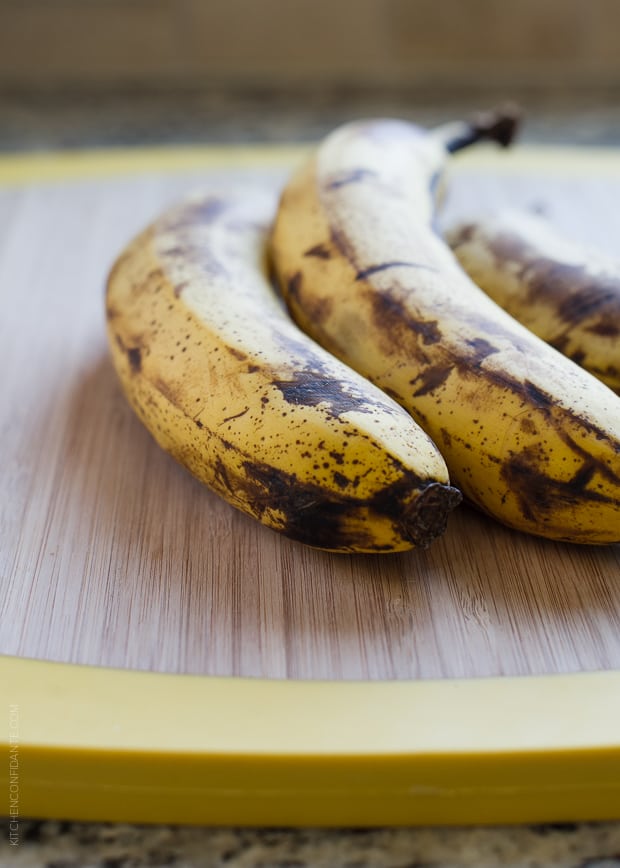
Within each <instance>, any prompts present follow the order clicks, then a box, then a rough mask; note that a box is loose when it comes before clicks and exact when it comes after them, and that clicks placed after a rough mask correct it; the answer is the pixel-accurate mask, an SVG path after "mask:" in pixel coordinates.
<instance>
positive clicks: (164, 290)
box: [106, 189, 461, 552]
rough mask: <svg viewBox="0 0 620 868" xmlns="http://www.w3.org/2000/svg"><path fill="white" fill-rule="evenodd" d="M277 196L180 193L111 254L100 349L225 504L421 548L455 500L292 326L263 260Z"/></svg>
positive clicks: (277, 519)
mask: <svg viewBox="0 0 620 868" xmlns="http://www.w3.org/2000/svg"><path fill="white" fill-rule="evenodd" d="M276 205H277V191H270V190H265V191H261V190H260V189H256V190H253V191H252V190H250V191H248V190H247V189H246V190H245V191H244V192H243V194H240V193H237V192H235V191H232V190H231V191H230V193H229V194H226V195H222V194H220V193H217V194H216V193H215V192H212V193H205V194H204V195H201V196H196V197H192V198H190V199H188V200H187V201H184V202H182V203H181V204H180V205H179V206H177V207H175V208H173V209H171V210H170V211H168V212H166V213H165V214H163V215H162V216H161V217H160V219H158V220H157V221H156V222H155V223H154V224H153V225H151V226H149V227H148V228H146V229H145V230H144V231H143V232H142V233H141V234H140V235H139V236H138V237H137V238H136V239H134V240H133V241H132V242H131V243H130V244H129V245H128V246H127V248H126V249H125V250H124V251H123V252H122V253H121V254H120V256H119V257H118V259H117V261H116V262H115V264H114V266H113V268H112V270H111V272H110V274H109V278H108V282H107V290H106V313H107V330H108V337H109V346H110V351H111V355H112V359H113V363H114V366H115V368H116V371H117V373H118V376H119V379H120V383H121V384H122V388H123V390H124V392H125V394H126V396H127V398H128V400H129V402H130V403H131V405H132V406H133V408H134V409H135V411H136V413H137V415H138V416H139V418H140V419H141V420H142V422H143V423H144V425H145V426H146V428H147V429H148V430H149V431H150V432H151V434H152V435H153V437H154V438H155V440H156V441H157V442H158V443H159V445H160V446H161V447H163V449H165V450H166V451H167V452H169V453H170V454H171V455H173V456H174V457H175V458H176V459H177V460H178V461H179V462H181V464H182V465H184V466H185V467H186V468H187V469H188V470H189V471H190V472H191V473H193V474H194V475H195V476H196V477H197V478H198V479H199V480H201V481H202V482H204V483H205V484H206V485H207V486H209V487H210V488H211V489H212V490H213V491H214V492H216V493H217V494H219V495H220V496H221V497H222V498H224V499H225V500H226V501H228V502H229V503H230V504H232V505H233V506H234V507H237V508H238V509H240V510H241V511H243V512H244V513H246V514H247V515H250V516H252V517H253V518H256V519H257V520H258V521H260V522H262V523H263V524H264V525H266V526H268V527H270V528H273V529H274V530H276V531H279V532H281V533H283V534H285V535H287V536H289V537H291V538H292V539H295V540H299V541H301V542H303V543H306V544H308V545H311V546H315V547H318V548H323V549H328V550H332V551H339V552H340V551H342V552H392V551H400V550H405V549H410V548H413V547H425V546H428V545H429V544H430V543H431V542H432V541H433V539H435V537H437V536H439V535H440V534H442V533H443V532H444V530H445V528H446V521H447V516H448V514H449V513H450V511H451V510H452V509H453V508H454V507H455V506H456V505H457V504H458V503H459V501H460V500H461V494H460V492H459V491H458V490H456V489H455V488H454V487H452V486H451V485H450V482H449V476H448V471H447V467H446V464H445V460H444V458H443V457H442V455H441V453H440V451H439V450H438V448H437V446H436V445H435V444H434V443H433V442H432V441H431V439H430V437H429V436H428V434H426V433H425V432H424V430H423V429H422V428H421V427H420V426H419V425H418V424H416V422H414V420H413V418H412V417H411V416H410V415H409V414H408V413H407V412H406V411H405V410H404V409H403V408H402V407H401V406H400V405H399V404H398V403H396V402H395V401H394V400H393V399H392V398H390V397H388V396H387V395H386V394H385V393H384V392H382V391H380V390H379V388H377V387H376V386H374V385H372V384H371V383H370V382H369V381H368V380H366V379H365V378H363V377H362V376H360V375H359V374H357V373H355V372H354V371H353V370H351V369H350V368H348V367H347V366H346V365H345V364H343V363H341V362H340V361H338V360H337V359H335V358H334V357H333V356H332V355H330V354H329V353H328V352H327V351H325V350H323V349H322V348H321V347H319V346H318V345H317V344H316V343H315V342H314V341H312V340H311V339H310V338H309V337H308V336H306V335H305V334H303V333H302V332H301V331H300V330H299V329H298V328H297V327H296V326H295V325H294V323H293V322H292V320H291V318H290V316H289V315H288V313H287V312H286V309H285V307H284V304H283V302H282V300H281V298H279V297H278V296H277V294H276V292H275V291H274V288H273V285H272V283H271V281H270V276H269V273H268V270H267V261H266V248H267V237H268V232H269V227H270V224H271V222H272V219H273V215H274V214H275V210H276Z"/></svg>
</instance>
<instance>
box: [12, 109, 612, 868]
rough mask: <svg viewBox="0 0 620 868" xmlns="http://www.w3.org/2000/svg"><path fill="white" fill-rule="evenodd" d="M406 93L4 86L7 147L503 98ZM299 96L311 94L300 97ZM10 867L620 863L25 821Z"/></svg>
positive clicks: (488, 832)
mask: <svg viewBox="0 0 620 868" xmlns="http://www.w3.org/2000/svg"><path fill="white" fill-rule="evenodd" d="M495 101H496V97H495V95H491V94H480V95H474V96H470V97H469V98H468V99H467V100H464V101H463V100H461V101H460V102H458V101H455V102H453V103H451V104H449V105H447V104H442V105H438V104H437V103H435V102H434V101H433V99H432V95H429V96H428V97H427V98H426V99H425V100H424V101H423V102H422V103H418V104H414V103H413V102H412V101H411V99H410V95H408V94H406V93H402V94H393V93H391V94H380V93H377V94H374V95H370V96H369V95H366V96H364V95H359V94H350V93H348V94H344V93H341V94H334V93H330V94H312V95H311V96H310V97H309V98H307V99H304V100H301V101H300V100H299V99H297V100H295V99H291V97H290V95H288V96H287V95H286V94H269V93H238V94H234V95H231V94H219V93H215V92H214V93H210V94H188V93H185V94H175V93H170V94H158V95H154V94H141V95H135V94H134V95H127V94H124V95H123V96H122V97H120V98H119V97H118V96H115V95H106V94H98V95H96V96H93V95H92V94H90V95H80V94H69V95H67V94H66V93H64V94H53V93H52V94H50V93H45V94H38V95H29V96H25V95H24V94H10V93H9V94H7V93H5V94H2V95H0V111H1V112H2V118H3V122H2V125H1V127H0V152H2V151H4V152H5V153H6V152H12V151H45V150H50V149H52V150H57V149H60V148H66V147H70V148H73V147H92V146H97V147H101V146H117V145H120V146H127V145H144V144H178V143H205V144H208V143H213V144H222V143H239V142H283V141H284V142H299V141H311V140H314V139H316V138H318V137H319V136H320V135H322V134H323V133H324V132H326V131H327V130H328V129H329V128H331V127H333V126H334V125H336V124H337V123H339V122H341V121H343V120H347V119H349V118H351V117H354V116H362V115H368V114H375V113H377V112H381V113H383V114H388V113H391V114H398V115H400V116H403V117H412V118H415V119H417V120H419V121H420V122H421V123H425V124H432V123H434V122H436V121H440V120H446V119H449V118H451V117H454V116H459V115H461V116H462V114H463V113H466V112H469V111H471V110H473V109H477V108H481V107H482V108H486V107H488V106H489V105H494V104H495ZM300 105H303V107H302V108H300ZM525 108H526V111H527V112H528V121H527V123H526V125H525V126H524V130H523V137H522V139H523V140H525V141H530V142H544V143H549V142H562V143H565V142H568V143H572V144H594V145H605V146H607V145H618V144H620V109H618V107H617V104H614V103H613V101H609V102H605V101H600V102H598V103H593V102H591V101H585V102H584V103H583V104H582V105H580V106H575V105H572V106H571V105H567V106H560V107H558V106H557V105H554V108H553V111H551V110H549V108H548V107H546V106H545V104H544V102H542V103H541V102H537V103H536V104H534V105H532V106H527V105H526V106H525ZM5 829H6V830H7V833H6V834H4V835H3V836H1V838H0V868H142V866H145V868H146V866H177V868H216V866H235V868H293V866H295V868H306V866H308V868H313V866H314V868H323V866H325V868H453V866H454V868H456V866H476V868H493V866H498V868H500V866H511V868H620V822H617V823H583V824H551V825H550V824H546V825H542V826H533V827H529V826H513V827H498V828H462V829H453V828H446V829H443V828H435V829H433V828H410V829H404V828H397V829H236V828H192V827H175V826H165V825H164V826H140V825H128V824H110V823H99V824H98V823H74V822H55V821H43V820H40V821H39V820H20V823H19V841H18V844H17V845H16V846H13V845H12V844H11V843H10V841H9V835H8V824H5Z"/></svg>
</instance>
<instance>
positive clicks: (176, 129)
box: [0, 0, 620, 151]
mask: <svg viewBox="0 0 620 868" xmlns="http://www.w3.org/2000/svg"><path fill="white" fill-rule="evenodd" d="M619 87H620V2H618V0H516V2H513V3H506V2H503V0H441V2H438V0H0V113H1V114H0V117H1V118H2V120H1V122H0V148H1V149H2V150H5V151H7V150H17V149H30V150H32V149H48V148H60V147H82V146H88V145H100V146H107V145H133V144H145V143H146V144H148V143H160V144H161V143H186V142H187V143H211V142H212V143H222V142H244V141H259V142H272V141H277V142H299V141H309V140H313V139H316V138H317V137H318V136H320V135H321V134H322V133H323V132H325V131H326V130H327V129H329V128H330V127H332V126H334V125H335V124H337V123H339V122H341V121H343V120H346V119H348V118H350V117H355V116H362V115H367V114H392V115H398V116H402V117H410V118H414V119H418V120H420V121H421V122H424V123H427V122H428V123H433V122H435V121H440V120H444V119H447V118H450V117H452V116H454V115H455V114H462V113H464V112H469V111H472V110H477V109H481V108H489V107H492V106H493V105H496V104H497V103H499V102H503V101H505V100H511V101H517V102H519V103H520V104H521V105H522V107H523V108H524V110H525V112H526V117H527V123H526V125H525V126H524V130H523V138H530V139H537V140H545V141H548V140H562V141H567V140H568V141H576V142H591V143H594V144H616V143H618V142H620V100H619V99H618V93H619Z"/></svg>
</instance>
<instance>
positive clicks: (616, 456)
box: [270, 118, 620, 544]
mask: <svg viewBox="0 0 620 868" xmlns="http://www.w3.org/2000/svg"><path fill="white" fill-rule="evenodd" d="M498 127H499V128H501V124H498V123H495V122H494V121H493V119H492V118H491V119H488V120H487V122H486V123H480V122H479V123H477V124H473V125H468V124H455V125H453V124H450V125H448V126H447V127H445V128H438V129H437V130H425V129H421V128H420V127H418V126H416V125H413V124H410V123H408V122H405V121H401V120H394V119H377V120H373V119H369V120H366V121H359V122H352V123H347V124H345V125H343V126H341V127H339V128H337V129H335V130H334V131H333V132H332V133H330V134H329V135H328V136H327V137H326V138H325V139H324V140H322V141H321V142H319V143H318V144H317V146H316V148H315V149H314V151H313V153H312V154H311V155H310V156H309V157H308V159H306V160H305V161H303V162H302V164H301V165H300V166H299V167H298V169H297V170H296V171H295V172H294V173H293V174H292V177H291V178H290V179H289V181H288V183H287V184H285V186H284V188H283V191H282V195H281V198H280V201H279V206H278V212H277V217H276V221H275V224H274V226H273V230H272V233H271V236H270V256H271V260H272V263H273V269H274V273H275V274H276V276H277V280H278V283H279V285H280V288H281V291H282V293H283V295H284V296H285V298H286V301H287V304H288V307H289V309H290V311H291V314H292V316H293V318H294V319H295V320H296V321H297V323H298V324H299V325H300V327H301V328H302V329H303V330H304V331H306V332H307V333H308V334H309V335H311V336H312V337H313V338H314V339H315V340H316V341H317V342H318V343H320V344H322V345H323V346H324V347H325V348H326V349H328V350H329V351H330V352H332V353H333V354H334V355H336V356H337V357H339V358H340V359H342V360H343V361H344V362H345V363H347V364H348V365H350V366H351V367H353V368H355V369H356V370H358V371H359V372H360V373H361V374H362V375H363V376H366V377H367V378H369V379H370V380H371V381H372V382H374V383H375V384H376V385H378V386H379V387H380V388H381V389H383V390H384V391H385V392H386V393H387V394H389V395H390V396H391V397H393V398H394V399H395V400H396V401H398V402H399V403H400V404H401V405H402V406H403V407H405V408H406V409H407V410H408V412H410V413H411V415H412V416H413V418H414V419H415V420H416V421H417V422H418V423H419V424H420V425H421V426H422V427H423V428H424V429H425V430H426V431H427V433H428V434H429V435H430V436H431V438H432V439H433V441H434V442H435V443H437V445H438V446H439V448H440V449H441V451H442V453H443V455H444V457H445V459H446V463H447V465H448V468H449V471H450V476H451V479H452V480H453V482H454V484H455V485H456V486H457V487H459V488H460V489H461V491H462V492H463V494H464V496H465V498H466V499H467V500H468V501H469V503H471V504H473V505H475V506H477V507H478V508H479V509H480V510H482V511H484V512H485V513H487V514H489V515H491V516H493V517H494V518H495V519H497V520H498V521H500V522H502V523H504V524H505V525H507V526H509V527H511V528H515V529H517V530H519V531H525V532H528V533H532V534H535V535H538V536H543V537H547V538H551V539H555V540H561V541H570V542H576V543H596V544H605V543H613V542H617V541H619V540H620V401H619V399H618V396H617V395H615V394H614V393H613V392H612V391H611V390H610V389H608V388H607V387H606V386H605V385H603V384H602V383H601V382H599V381H598V380H596V379H595V378H594V377H593V376H591V375H590V374H588V373H587V372H585V371H583V370H582V369H581V368H579V367H578V366H577V365H576V364H574V362H572V361H570V360H569V359H567V358H565V357H564V356H562V355H561V354H560V353H559V352H558V351H557V350H555V349H553V348H552V347H550V346H548V345H547V344H545V343H544V342H543V341H542V340H541V339H540V338H538V337H536V336H535V335H533V334H532V332H531V331H530V330H529V329H526V328H525V327H524V326H522V325H521V324H519V323H518V322H517V321H516V320H515V319H514V318H513V317H511V316H510V315H509V314H507V313H506V312H505V311H503V310H502V309H501V308H500V307H499V306H498V305H497V304H496V303H495V302H493V301H492V300H491V299H490V298H489V297H488V296H487V295H486V294H485V293H484V292H483V291H482V290H481V289H480V288H479V287H478V286H477V285H476V284H475V283H474V282H473V281H472V280H471V279H470V278H469V277H468V276H467V275H466V274H465V273H464V271H463V269H462V268H461V267H460V265H459V264H458V262H457V261H456V259H455V257H454V255H453V254H452V252H451V250H450V248H449V247H448V245H447V244H446V243H445V241H444V240H443V239H442V238H441V237H440V236H439V234H438V231H437V230H436V229H435V224H436V216H437V215H436V213H435V207H436V205H435V201H436V197H435V196H434V191H435V190H436V188H437V183H438V179H440V178H441V177H442V173H443V170H444V169H445V167H446V164H447V163H448V155H449V154H450V153H451V152H454V151H456V150H458V149H459V148H460V147H462V146H464V145H467V144H470V143H472V142H474V141H476V140H478V139H480V138H482V137H484V136H485V135H486V136H487V137H489V138H491V137H493V136H494V135H495V133H496V131H497V129H498Z"/></svg>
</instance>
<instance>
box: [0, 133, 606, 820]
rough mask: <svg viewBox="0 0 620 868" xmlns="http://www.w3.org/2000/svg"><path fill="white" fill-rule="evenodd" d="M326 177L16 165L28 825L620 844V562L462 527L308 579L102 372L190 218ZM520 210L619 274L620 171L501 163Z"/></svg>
mask: <svg viewBox="0 0 620 868" xmlns="http://www.w3.org/2000/svg"><path fill="white" fill-rule="evenodd" d="M304 150H305V148H269V147H255V148H165V149H148V150H132V151H124V150H123V151H121V150H118V151H102V152H97V153H95V152H79V153H71V154H66V153H65V154H55V155H44V156H37V155H25V156H23V155H15V156H10V155H6V156H4V157H2V158H0V185H1V186H0V228H1V230H2V231H1V233H0V293H1V297H2V309H3V311H4V316H3V317H2V319H1V320H0V338H1V341H0V347H1V350H0V353H1V361H2V370H3V372H4V375H3V390H2V391H3V397H2V405H1V408H2V415H1V416H0V423H1V428H2V432H3V453H4V454H3V474H2V481H1V483H0V484H1V485H2V499H1V503H2V506H1V510H2V512H1V513H0V558H1V569H0V582H1V585H2V595H1V600H0V617H1V621H0V655H3V656H2V657H0V670H1V679H0V683H1V684H2V695H3V697H4V699H5V708H6V718H5V719H6V726H5V731H4V734H1V733H0V740H1V741H2V742H3V745H4V747H5V748H6V750H7V752H8V757H9V761H8V763H5V764H4V767H3V771H2V776H3V777H4V778H5V781H3V788H4V792H5V793H7V794H8V797H7V798H8V801H7V802H6V810H5V813H6V814H7V815H9V816H11V815H12V816H13V817H15V818H18V817H23V816H40V817H62V818H76V819H98V820H106V819H110V820H127V821H141V822H142V821H144V822H149V821H150V822H181V823H183V822H192V823H217V824H219V823H226V824H262V825H287V824H312V825H317V824H319V825H358V824H361V825H383V824H419V823H424V824H427V823H440V824H454V823H498V822H525V821H528V822H534V821H544V820H552V821H562V820H575V819H584V820H585V819H615V818H617V819H620V548H619V547H618V546H614V547H608V548H601V549H591V548H585V547H574V546H563V545H559V544H556V543H551V542H548V541H544V540H536V539H534V538H529V537H524V536H522V535H519V534H516V533H512V532H510V531H508V530H506V529H504V528H501V527H499V526H496V525H495V524H493V523H492V522H489V521H487V520H485V519H483V518H482V517H481V516H478V515H476V514H475V513H472V512H470V511H468V510H467V509H465V508H463V509H460V510H459V511H458V513H457V514H455V516H454V519H453V521H452V522H451V524H450V527H449V530H448V533H447V534H446V536H445V538H444V539H442V540H440V541H439V542H438V543H436V544H435V545H434V546H433V547H432V548H431V549H430V550H429V551H427V552H421V553H420V552H411V553H407V554H404V555H394V556H378V557H374V556H373V557H370V556H369V557H361V556H336V555H329V554H326V553H321V552H314V551H312V550H309V549H305V548H303V547H301V546H298V545H296V544H294V543H291V542H289V541H287V540H284V539H282V538H280V537H277V536H276V535H275V534H273V533H272V532H270V531H267V530H265V529H263V528H261V527H259V526H257V525H255V523H253V522H251V521H249V520H248V519H246V518H245V517H244V516H241V515H240V514H238V513H236V512H235V511H234V510H232V509H231V508H230V507H228V506H227V505H226V504H224V503H222V502H220V501H219V500H218V499H217V498H215V497H214V496H212V495H211V494H210V493H209V492H206V491H205V490H204V489H202V488H201V487H200V486H199V485H198V484H197V483H196V482H195V481H194V480H192V479H190V478H189V477H188V476H187V474H186V473H185V472H184V471H183V470H181V468H179V467H177V466H176V465H175V464H174V462H172V460H171V459H169V458H168V457H167V456H165V455H164V454H163V453H161V452H160V451H159V450H158V449H157V448H156V447H155V446H154V444H153V443H152V441H151V440H150V438H149V436H148V435H147V434H146V432H145V431H143V429H142V428H141V427H140V426H139V424H138V423H137V421H136V420H135V419H134V418H133V416H132V414H131V411H130V410H129V409H128V407H127V406H126V403H125V401H124V399H123V397H122V395H121V393H120V390H119V388H118V386H117V384H116V381H115V379H114V375H113V372H112V370H111V366H110V363H109V360H108V357H107V349H106V345H105V336H104V323H103V285H104V281H105V275H106V271H107V268H108V267H109V265H110V263H111V260H112V258H113V257H114V256H115V255H116V253H117V252H118V250H119V249H120V247H121V246H122V245H124V243H125V242H126V241H127V240H128V237H129V236H130V235H131V234H132V233H133V232H135V231H137V230H138V229H140V228H141V227H142V226H143V225H144V223H145V222H146V221H148V220H150V219H151V218H152V217H154V216H155V215H156V214H157V213H158V212H159V211H160V210H161V209H162V208H163V207H165V206H166V205H167V204H168V203H171V202H172V201H175V200H176V199H177V198H179V197H180V196H182V195H183V194H184V193H185V192H188V191H190V190H194V189H196V188H199V187H206V186H211V185H216V186H217V185H219V184H223V185H228V184H231V183H233V184H236V185H237V184H238V185H241V186H243V185H248V184H279V183H281V181H282V179H283V178H284V177H285V176H286V173H287V172H288V171H289V170H290V168H291V167H292V166H293V165H294V164H295V163H296V161H297V160H298V159H300V158H301V155H302V152H303V151H304ZM451 181H452V184H451V187H450V193H449V195H448V199H447V200H446V204H445V209H446V210H445V217H446V219H448V218H449V217H450V216H454V215H456V214H458V213H459V212H469V211H471V209H472V207H474V205H475V207H486V206H487V205H488V204H492V203H493V202H496V201H499V200H500V199H506V200H509V201H510V202H511V203H513V204H514V203H516V204H521V205H524V206H526V207H536V208H537V209H539V210H541V209H542V210H545V211H546V212H547V213H548V214H549V215H550V217H551V219H553V220H554V221H555V222H557V223H559V224H560V225H561V226H562V228H564V229H565V230H566V231H567V232H569V233H570V232H573V233H574V234H575V235H576V236H579V237H583V238H585V240H588V241H593V242H596V243H598V244H600V245H601V246H603V247H607V248H609V249H612V250H613V243H614V238H617V237H618V236H619V235H620V216H619V215H618V214H617V208H616V207H615V202H617V201H618V193H620V154H618V153H617V152H615V151H613V150H597V151H587V150H580V149H553V148H547V149H540V148H527V147H520V148H516V149H514V150H513V151H511V152H507V153H499V152H497V151H494V150H492V149H487V148H482V149H480V150H478V151H476V152H472V153H470V154H466V155H462V158H461V157H459V158H458V159H457V160H455V161H454V165H453V168H452V172H451Z"/></svg>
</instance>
